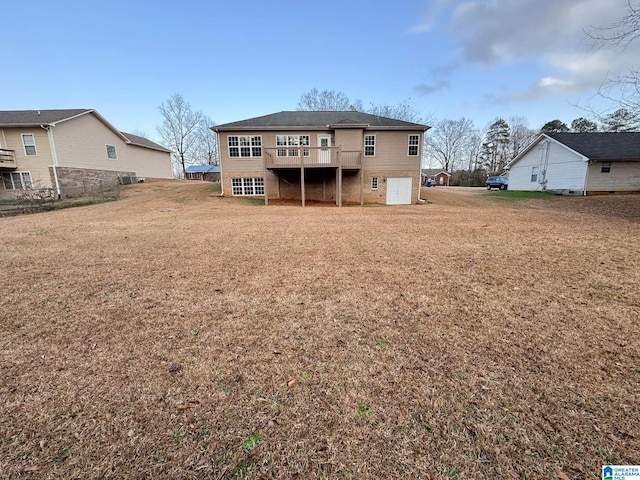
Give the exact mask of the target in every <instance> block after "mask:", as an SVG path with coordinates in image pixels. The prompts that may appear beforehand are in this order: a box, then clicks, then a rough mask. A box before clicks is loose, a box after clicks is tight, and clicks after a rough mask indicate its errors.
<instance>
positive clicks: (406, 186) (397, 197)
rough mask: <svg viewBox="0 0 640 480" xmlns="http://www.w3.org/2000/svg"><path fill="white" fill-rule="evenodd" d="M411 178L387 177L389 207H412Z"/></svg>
mask: <svg viewBox="0 0 640 480" xmlns="http://www.w3.org/2000/svg"><path fill="white" fill-rule="evenodd" d="M411 186H412V178H411V177H387V205H411Z"/></svg>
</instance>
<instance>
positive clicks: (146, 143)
mask: <svg viewBox="0 0 640 480" xmlns="http://www.w3.org/2000/svg"><path fill="white" fill-rule="evenodd" d="M120 133H121V134H122V135H124V136H125V137H127V139H128V140H129V142H131V144H132V145H137V146H139V147H145V148H151V149H153V150H160V151H161V152H169V153H171V150H169V149H168V148H167V147H163V146H162V145H159V144H157V143H155V142H152V141H151V140H149V139H148V138H144V137H141V136H139V135H134V134H133V133H127V132H120Z"/></svg>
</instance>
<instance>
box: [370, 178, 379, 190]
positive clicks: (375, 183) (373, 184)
mask: <svg viewBox="0 0 640 480" xmlns="http://www.w3.org/2000/svg"><path fill="white" fill-rule="evenodd" d="M377 189H378V177H371V190H377Z"/></svg>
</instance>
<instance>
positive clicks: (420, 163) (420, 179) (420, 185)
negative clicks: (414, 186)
mask: <svg viewBox="0 0 640 480" xmlns="http://www.w3.org/2000/svg"><path fill="white" fill-rule="evenodd" d="M425 132H426V130H425V131H424V132H423V133H422V135H421V136H422V142H421V143H422V147H423V149H424V140H425V139H424V134H425ZM420 188H422V152H420V155H419V161H418V203H425V202H426V200H425V199H423V198H420Z"/></svg>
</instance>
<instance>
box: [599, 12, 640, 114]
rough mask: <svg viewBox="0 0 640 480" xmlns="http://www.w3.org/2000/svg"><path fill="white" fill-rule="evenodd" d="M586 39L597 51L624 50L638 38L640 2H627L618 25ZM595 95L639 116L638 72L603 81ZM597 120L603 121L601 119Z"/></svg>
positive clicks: (635, 70) (639, 73)
mask: <svg viewBox="0 0 640 480" xmlns="http://www.w3.org/2000/svg"><path fill="white" fill-rule="evenodd" d="M587 35H588V36H589V37H590V38H591V39H592V40H593V41H594V43H595V45H596V46H597V47H599V48H623V49H624V48H627V47H628V46H629V44H630V43H632V42H633V41H635V40H637V39H638V38H640V1H637V0H636V1H632V0H628V4H627V11H626V13H625V15H624V16H623V17H622V18H621V19H620V21H618V22H616V23H614V24H612V25H609V26H605V27H593V28H591V30H590V31H588V32H587ZM598 94H599V95H600V96H601V97H603V98H606V99H608V100H612V101H615V102H616V103H618V105H619V106H620V107H622V108H624V109H627V110H630V111H631V112H632V113H635V114H640V70H638V69H637V68H632V69H630V70H629V72H628V73H626V74H623V75H618V76H615V77H607V78H605V79H604V81H603V82H602V85H601V86H600V88H599V89H598ZM599 117H600V118H601V119H602V117H603V115H599Z"/></svg>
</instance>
